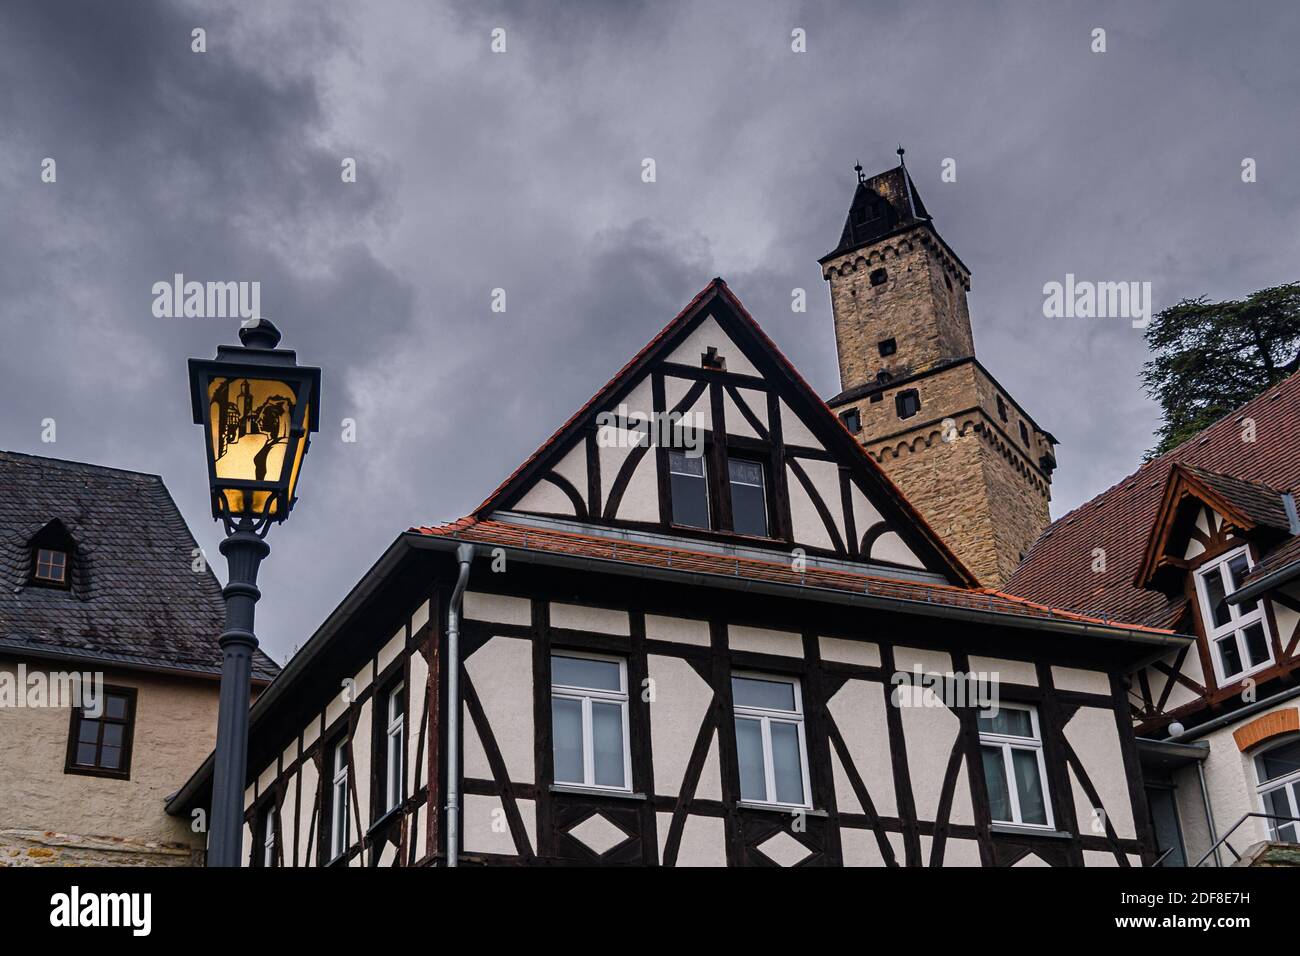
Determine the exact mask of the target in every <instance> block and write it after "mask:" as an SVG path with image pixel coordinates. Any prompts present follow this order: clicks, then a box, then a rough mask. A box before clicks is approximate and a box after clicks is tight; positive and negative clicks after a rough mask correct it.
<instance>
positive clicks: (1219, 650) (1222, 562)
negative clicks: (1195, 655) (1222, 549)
mask: <svg viewBox="0 0 1300 956" xmlns="http://www.w3.org/2000/svg"><path fill="white" fill-rule="evenodd" d="M1251 567H1253V562H1252V561H1251V560H1250V552H1249V551H1248V550H1247V549H1246V548H1238V549H1237V550H1235V551H1229V552H1228V553H1227V554H1225V555H1223V556H1222V557H1220V558H1216V559H1214V560H1212V561H1211V562H1210V563H1208V564H1206V565H1204V566H1203V567H1201V568H1200V569H1199V570H1197V572H1196V593H1197V596H1198V597H1199V599H1200V602H1201V618H1202V620H1203V621H1204V623H1205V636H1206V637H1207V638H1208V639H1209V642H1210V657H1211V658H1213V660H1214V669H1215V671H1216V672H1217V673H1218V675H1219V682H1220V683H1227V682H1228V681H1231V680H1233V679H1234V678H1236V677H1238V676H1241V675H1244V674H1249V673H1253V672H1254V671H1257V670H1260V669H1261V668H1264V667H1267V666H1268V665H1269V664H1271V663H1273V651H1272V648H1271V647H1270V646H1269V639H1268V624H1267V622H1266V621H1265V620H1264V609H1263V607H1262V606H1261V605H1260V603H1259V601H1242V602H1241V603H1240V604H1229V603H1228V602H1227V596H1228V595H1229V594H1231V593H1232V592H1233V591H1235V590H1237V587H1238V585H1239V584H1240V583H1241V579H1242V578H1243V577H1245V576H1246V572H1247V571H1249V570H1250V569H1251Z"/></svg>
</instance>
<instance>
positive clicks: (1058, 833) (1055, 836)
mask: <svg viewBox="0 0 1300 956" xmlns="http://www.w3.org/2000/svg"><path fill="white" fill-rule="evenodd" d="M989 829H990V830H991V831H992V832H993V833H997V834H999V835H1002V836H1036V837H1045V838H1046V839H1048V840H1073V839H1074V834H1073V833H1066V832H1065V831H1064V830H1049V829H1048V828H1047V827H1033V826H1021V825H1019V824H1015V823H994V824H993V825H992V826H990V827H989Z"/></svg>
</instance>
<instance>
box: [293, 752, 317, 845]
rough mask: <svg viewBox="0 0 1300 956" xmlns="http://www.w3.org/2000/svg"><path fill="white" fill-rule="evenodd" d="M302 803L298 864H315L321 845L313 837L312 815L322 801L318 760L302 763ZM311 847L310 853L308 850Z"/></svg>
mask: <svg viewBox="0 0 1300 956" xmlns="http://www.w3.org/2000/svg"><path fill="white" fill-rule="evenodd" d="M301 774H302V803H301V804H300V805H299V812H298V865H299V866H315V865H316V859H317V856H318V851H319V847H317V846H316V841H315V840H314V839H312V829H313V827H312V817H313V813H314V811H316V807H317V804H318V803H319V801H320V794H319V792H318V791H319V789H320V774H319V773H318V772H317V770H316V761H314V760H306V761H304V762H303V764H302V771H301ZM308 847H310V848H311V852H310V854H309V853H308V852H307V850H308Z"/></svg>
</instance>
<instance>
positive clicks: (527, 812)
mask: <svg viewBox="0 0 1300 956" xmlns="http://www.w3.org/2000/svg"><path fill="white" fill-rule="evenodd" d="M518 805H519V815H520V816H521V817H523V821H524V832H525V833H526V834H528V840H529V843H530V844H531V845H532V847H533V848H534V849H535V848H536V846H537V807H536V804H535V803H534V802H533V801H532V800H520V801H518ZM462 820H463V831H462V837H461V846H462V847H464V849H465V852H466V853H501V854H505V855H507V856H514V855H518V854H521V853H523V852H525V848H524V847H517V846H515V841H514V837H513V836H511V834H510V825H509V822H508V821H507V819H506V811H505V806H504V805H503V803H502V801H501V798H500V797H498V796H480V795H478V794H472V793H467V794H465V803H464V809H463V811H462Z"/></svg>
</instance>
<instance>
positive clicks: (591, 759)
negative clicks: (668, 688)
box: [551, 649, 632, 793]
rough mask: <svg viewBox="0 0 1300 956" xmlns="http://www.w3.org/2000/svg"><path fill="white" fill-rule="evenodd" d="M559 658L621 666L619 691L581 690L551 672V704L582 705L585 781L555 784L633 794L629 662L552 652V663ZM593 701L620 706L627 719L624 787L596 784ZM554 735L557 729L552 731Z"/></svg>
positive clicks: (580, 652) (624, 742)
mask: <svg viewBox="0 0 1300 956" xmlns="http://www.w3.org/2000/svg"><path fill="white" fill-rule="evenodd" d="M557 657H571V658H574V659H576V660H588V661H605V662H606V663H610V664H617V665H618V683H619V687H620V688H621V689H620V690H618V691H611V690H603V689H601V688H597V687H578V686H575V685H573V684H557V683H556V682H555V676H554V675H555V668H554V666H553V665H552V668H551V675H552V676H551V700H552V701H554V700H555V699H556V698H560V699H562V700H576V701H578V702H579V703H580V704H581V705H582V778H583V779H582V781H581V782H579V781H574V780H559V779H557V780H556V781H555V783H556V784H557V785H558V786H561V787H581V788H582V789H584V790H602V791H606V792H612V793H631V792H632V741H631V738H630V736H629V726H628V710H629V707H628V691H627V660H626V659H625V658H622V657H613V656H610V655H606V654H589V653H587V652H585V651H570V650H563V649H560V650H554V649H553V650H552V651H551V660H552V661H554V659H555V658H557ZM593 701H598V702H600V703H602V704H618V705H619V711H620V714H621V716H622V718H623V786H621V787H612V786H610V785H609V784H599V783H596V782H595V780H596V752H595V747H594V746H593V744H594V742H595V741H594V737H595V733H594V723H593V721H592V716H591V705H592V702H593ZM552 706H553V705H552ZM552 733H554V729H552Z"/></svg>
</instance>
